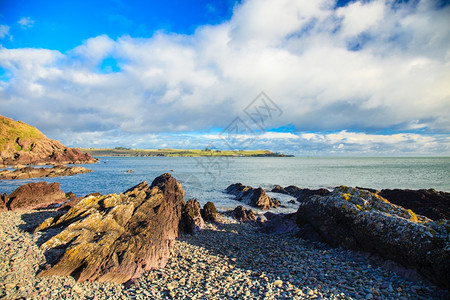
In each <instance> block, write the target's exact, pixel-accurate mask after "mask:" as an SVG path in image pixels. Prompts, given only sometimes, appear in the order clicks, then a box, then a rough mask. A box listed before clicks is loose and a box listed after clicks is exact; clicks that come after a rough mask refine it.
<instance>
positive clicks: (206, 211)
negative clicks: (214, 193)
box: [201, 201, 218, 222]
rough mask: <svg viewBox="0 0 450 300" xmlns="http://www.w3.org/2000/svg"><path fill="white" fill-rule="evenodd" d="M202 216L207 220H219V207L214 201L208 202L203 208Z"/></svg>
mask: <svg viewBox="0 0 450 300" xmlns="http://www.w3.org/2000/svg"><path fill="white" fill-rule="evenodd" d="M201 214H202V218H203V220H204V221H205V222H217V221H218V217H217V209H216V206H215V205H214V203H212V202H211V201H208V202H206V204H205V205H203V209H202V210H201Z"/></svg>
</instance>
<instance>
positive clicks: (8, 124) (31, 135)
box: [0, 116, 46, 152]
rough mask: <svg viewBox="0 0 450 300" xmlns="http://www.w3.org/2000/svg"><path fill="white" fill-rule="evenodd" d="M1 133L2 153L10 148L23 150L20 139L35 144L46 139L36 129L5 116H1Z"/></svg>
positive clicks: (0, 149) (0, 148) (0, 147)
mask: <svg viewBox="0 0 450 300" xmlns="http://www.w3.org/2000/svg"><path fill="white" fill-rule="evenodd" d="M0 132H1V135H0V152H2V151H4V150H6V149H8V148H10V149H11V150H13V149H14V150H15V151H20V150H22V148H21V146H20V145H19V144H18V143H17V141H18V139H21V140H27V141H30V142H31V143H33V142H35V141H37V140H40V139H44V138H46V137H45V135H44V134H43V133H42V132H40V131H39V130H38V129H37V128H36V127H33V126H30V125H28V124H26V123H23V122H22V121H14V120H13V119H10V118H6V117H3V116H0Z"/></svg>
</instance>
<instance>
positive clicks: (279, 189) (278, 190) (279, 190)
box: [271, 185, 289, 195]
mask: <svg viewBox="0 0 450 300" xmlns="http://www.w3.org/2000/svg"><path fill="white" fill-rule="evenodd" d="M271 192H272V193H280V194H286V195H287V194H289V193H288V191H286V190H285V189H284V188H283V187H281V186H279V185H275V186H274V187H273V189H272V190H271Z"/></svg>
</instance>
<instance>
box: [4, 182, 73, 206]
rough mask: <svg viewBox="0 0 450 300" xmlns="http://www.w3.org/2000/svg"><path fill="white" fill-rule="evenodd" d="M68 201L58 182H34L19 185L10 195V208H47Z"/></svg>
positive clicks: (8, 204)
mask: <svg viewBox="0 0 450 300" xmlns="http://www.w3.org/2000/svg"><path fill="white" fill-rule="evenodd" d="M64 201H66V194H65V193H64V192H63V191H61V189H60V186H59V183H58V182H52V183H50V184H48V183H47V182H45V181H41V182H32V183H28V184H25V185H22V186H20V187H18V188H17V189H16V190H15V191H14V192H12V193H11V195H9V199H8V201H7V202H6V207H7V208H8V210H31V209H39V208H45V207H48V206H50V205H53V204H59V203H62V202H64Z"/></svg>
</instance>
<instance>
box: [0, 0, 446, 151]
mask: <svg viewBox="0 0 450 300" xmlns="http://www.w3.org/2000/svg"><path fill="white" fill-rule="evenodd" d="M0 114H1V115H3V116H6V117H9V118H13V119H14V120H21V121H23V122H26V123H28V124H31V125H33V126H36V127H37V128H38V129H40V130H41V131H42V132H43V133H44V134H45V135H47V136H48V137H49V138H53V139H57V140H59V141H61V142H62V143H63V144H65V145H67V146H72V147H95V148H104V147H118V146H121V147H131V148H147V149H159V148H191V149H204V148H206V147H208V148H212V149H222V150H229V149H231V150H243V149H248V150H250V149H267V150H272V151H276V152H282V153H286V154H294V155H296V156H397V155H398V156H404V155H405V156H414V155H446V156H447V155H450V117H449V116H450V3H449V1H442V0H441V1H438V0H415V1H412V0H411V1H399V0H397V1H394V0H385V1H378V0H372V1H370V0H365V1H357V0H355V1H341V0H340V1H336V0H315V1H309V0H243V1H232V0H222V1H205V0H196V1H181V0H180V1H178V0H166V1H122V0H107V1H85V0H78V1H72V0H69V1H50V0H40V1H35V0H14V1H8V0H6V1H5V0H0Z"/></svg>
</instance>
